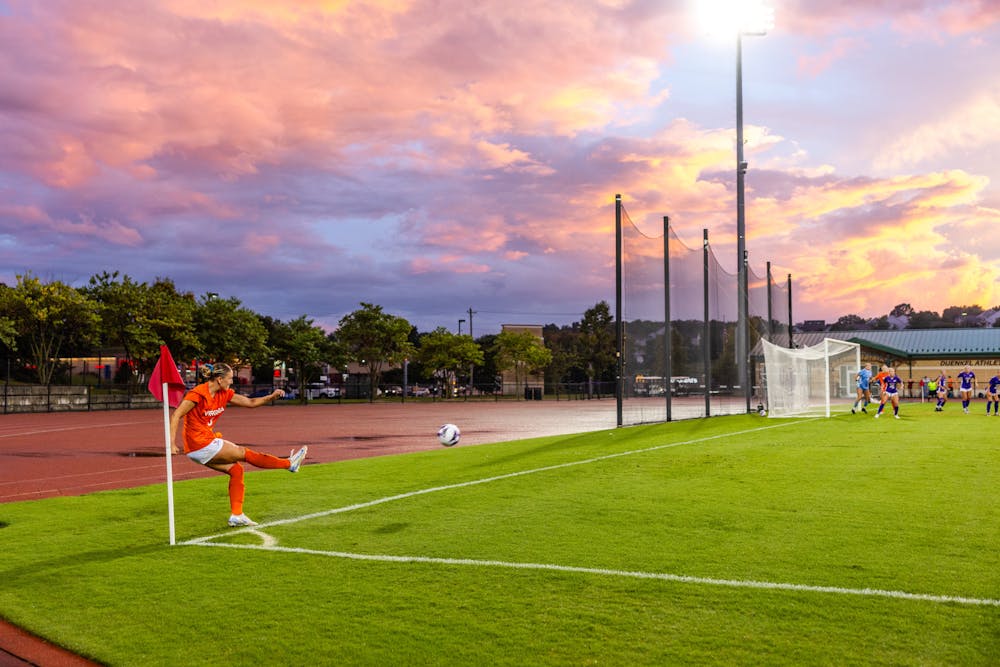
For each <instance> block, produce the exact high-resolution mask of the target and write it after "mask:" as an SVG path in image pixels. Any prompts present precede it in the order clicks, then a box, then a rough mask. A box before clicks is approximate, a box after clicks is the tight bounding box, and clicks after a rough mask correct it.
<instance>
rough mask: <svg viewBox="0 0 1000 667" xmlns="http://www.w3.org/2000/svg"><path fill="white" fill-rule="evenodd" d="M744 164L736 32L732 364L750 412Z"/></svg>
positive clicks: (740, 50) (739, 54)
mask: <svg viewBox="0 0 1000 667" xmlns="http://www.w3.org/2000/svg"><path fill="white" fill-rule="evenodd" d="M746 171H747V163H746V160H745V159H744V157H743V32H742V31H737V33H736V262H737V264H736V267H737V279H736V282H737V286H736V292H737V293H736V297H737V299H736V302H737V304H738V311H737V312H738V315H737V319H736V362H737V366H736V368H737V376H738V378H739V382H740V386H741V387H743V393H744V394H745V395H746V409H747V412H748V413H749V412H750V382H749V378H748V377H747V347H748V342H749V341H748V339H747V312H748V311H749V310H750V308H749V303H748V298H747V292H748V286H747V244H746V206H745V200H744V183H743V177H744V175H745V174H746Z"/></svg>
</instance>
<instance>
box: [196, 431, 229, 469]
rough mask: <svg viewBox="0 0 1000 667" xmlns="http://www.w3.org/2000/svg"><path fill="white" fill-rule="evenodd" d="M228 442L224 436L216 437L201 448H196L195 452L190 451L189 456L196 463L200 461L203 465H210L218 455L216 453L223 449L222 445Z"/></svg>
mask: <svg viewBox="0 0 1000 667" xmlns="http://www.w3.org/2000/svg"><path fill="white" fill-rule="evenodd" d="M224 444H226V441H225V440H223V439H222V438H216V439H215V440H213V441H212V442H210V443H208V444H207V445H205V446H204V447H202V448H201V449H196V450H194V451H193V452H188V458H189V459H191V460H192V461H194V462H195V463H200V464H202V465H208V462H209V461H211V460H212V459H214V458H215V457H216V455H217V454H218V453H219V452H221V451H222V446H223V445H224Z"/></svg>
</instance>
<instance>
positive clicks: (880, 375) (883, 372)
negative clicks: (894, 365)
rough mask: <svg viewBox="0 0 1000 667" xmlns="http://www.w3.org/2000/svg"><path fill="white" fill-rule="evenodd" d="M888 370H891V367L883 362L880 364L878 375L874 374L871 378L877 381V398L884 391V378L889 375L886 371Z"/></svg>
mask: <svg viewBox="0 0 1000 667" xmlns="http://www.w3.org/2000/svg"><path fill="white" fill-rule="evenodd" d="M890 370H892V369H891V368H889V367H888V366H886V365H885V364H882V369H881V370H880V371H879V372H878V375H876V376H875V377H873V378H872V379H873V380H875V381H876V382H878V395H879V398H881V397H882V394H884V393H885V379H886V378H887V377H889V373H888V371H890Z"/></svg>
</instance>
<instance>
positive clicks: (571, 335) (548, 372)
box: [542, 322, 582, 386]
mask: <svg viewBox="0 0 1000 667" xmlns="http://www.w3.org/2000/svg"><path fill="white" fill-rule="evenodd" d="M542 338H544V340H545V347H546V349H548V351H549V352H550V353H552V362H551V363H549V365H548V366H547V367H546V368H545V382H546V384H547V385H549V386H553V385H559V384H563V383H567V382H573V381H574V378H576V379H577V381H579V380H580V377H579V376H580V375H581V373H582V368H581V366H582V363H581V361H580V357H579V350H580V345H579V340H580V330H579V324H578V323H575V322H574V323H573V325H572V326H563V327H560V326H558V325H555V324H546V325H545V326H544V327H542Z"/></svg>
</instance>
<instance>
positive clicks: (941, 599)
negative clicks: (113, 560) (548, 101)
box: [197, 530, 1000, 607]
mask: <svg viewBox="0 0 1000 667" xmlns="http://www.w3.org/2000/svg"><path fill="white" fill-rule="evenodd" d="M252 532H254V533H257V534H258V536H260V537H262V538H265V537H266V539H265V544H264V545H263V546H256V545H253V544H225V543H221V542H198V543H197V544H198V546H204V547H223V548H229V549H251V550H258V551H280V552H285V553H296V554H307V555H311V556H328V557H331V558H348V559H351V560H363V561H378V562H383V563H429V564H435V565H473V566H478V567H496V568H510V569H515V570H548V571H552V572H570V573H574V574H594V575H600V576H608V577H631V578H633V579H656V580H660V581H670V582H674V583H681V584H701V585H706V586H725V587H728V588H757V589H765V590H776V591H792V592H798V593H830V594H836V595H857V596H863V597H883V598H892V599H896V600H916V601H919V602H935V603H939V604H943V603H952V604H962V605H975V606H984V607H1000V600H993V599H990V598H970V597H963V596H957V595H929V594H926V593H907V592H905V591H887V590H881V589H878V588H841V587H839V586H810V585H807V584H787V583H778V582H771V581H753V580H742V579H713V578H710V577H689V576H685V575H681V574H667V573H665V572H636V571H630V570H608V569H603V568H595V567H574V566H572V565H551V564H548V563H512V562H507V561H502V560H473V559H469V558H430V557H427V556H388V555H380V554H354V553H346V552H343V551H318V550H316V549H301V548H297V547H279V546H277V545H276V544H273V542H274V539H273V538H271V537H270V536H265V535H263V534H261V533H260V532H259V531H256V530H255V531H252Z"/></svg>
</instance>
